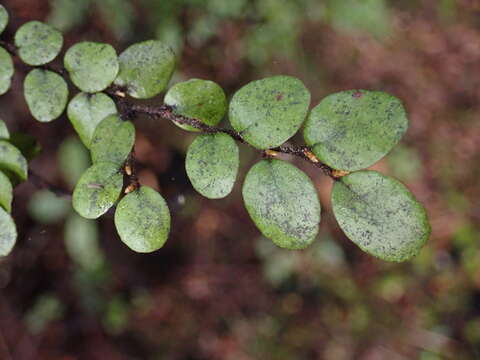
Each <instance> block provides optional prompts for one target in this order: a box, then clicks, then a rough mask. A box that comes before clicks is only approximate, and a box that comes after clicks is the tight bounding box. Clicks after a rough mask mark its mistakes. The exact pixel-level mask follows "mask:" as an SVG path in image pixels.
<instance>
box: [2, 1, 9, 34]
mask: <svg viewBox="0 0 480 360" xmlns="http://www.w3.org/2000/svg"><path fill="white" fill-rule="evenodd" d="M7 24H8V12H7V10H5V8H4V7H3V5H0V34H1V33H2V32H3V30H5V28H6V27H7Z"/></svg>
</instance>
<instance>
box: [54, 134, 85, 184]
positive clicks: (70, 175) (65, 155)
mask: <svg viewBox="0 0 480 360" xmlns="http://www.w3.org/2000/svg"><path fill="white" fill-rule="evenodd" d="M58 162H59V164H60V171H61V172H62V175H63V177H64V179H65V180H66V181H67V182H68V184H69V185H70V187H71V188H73V187H74V186H75V184H76V183H77V182H78V179H80V177H81V176H82V174H83V173H84V172H85V171H86V170H87V169H88V168H89V167H90V165H91V161H90V153H89V152H88V150H87V149H86V148H85V146H84V145H83V144H82V142H81V141H80V140H78V138H76V137H70V138H67V139H65V140H64V141H63V142H62V144H61V145H60V148H59V150H58Z"/></svg>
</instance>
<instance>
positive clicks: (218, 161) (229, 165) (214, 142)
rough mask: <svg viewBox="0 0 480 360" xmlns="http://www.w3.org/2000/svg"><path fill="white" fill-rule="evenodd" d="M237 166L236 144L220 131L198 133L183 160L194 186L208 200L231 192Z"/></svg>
mask: <svg viewBox="0 0 480 360" xmlns="http://www.w3.org/2000/svg"><path fill="white" fill-rule="evenodd" d="M238 165H239V155H238V146H237V144H236V143H235V140H233V139H232V138H231V137H230V136H229V135H227V134H223V133H216V134H203V135H199V136H198V137H197V138H196V139H195V140H194V141H193V142H192V144H191V145H190V147H189V148H188V151H187V158H186V162H185V167H186V170H187V175H188V178H189V179H190V181H191V182H192V185H193V187H194V188H195V190H197V191H198V192H199V193H200V194H202V195H203V196H205V197H207V198H209V199H220V198H223V197H225V196H227V195H228V194H230V192H231V191H232V188H233V185H234V183H235V179H236V177H237V172H238Z"/></svg>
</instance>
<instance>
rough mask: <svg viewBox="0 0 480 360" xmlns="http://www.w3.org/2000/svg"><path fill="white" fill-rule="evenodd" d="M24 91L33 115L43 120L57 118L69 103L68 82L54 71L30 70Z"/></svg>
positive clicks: (24, 84)
mask: <svg viewBox="0 0 480 360" xmlns="http://www.w3.org/2000/svg"><path fill="white" fill-rule="evenodd" d="M23 91H24V95H25V100H26V101H27V105H28V108H29V109H30V112H31V113H32V116H33V117H34V118H35V119H37V120H38V121H41V122H49V121H52V120H55V119H56V118H58V117H59V116H60V115H62V113H63V110H65V106H66V105H67V101H68V86H67V83H66V82H65V80H63V78H62V77H61V76H60V75H58V74H56V73H54V72H52V71H48V70H41V69H33V70H32V71H30V72H29V73H28V75H27V76H26V77H25V81H24V83H23Z"/></svg>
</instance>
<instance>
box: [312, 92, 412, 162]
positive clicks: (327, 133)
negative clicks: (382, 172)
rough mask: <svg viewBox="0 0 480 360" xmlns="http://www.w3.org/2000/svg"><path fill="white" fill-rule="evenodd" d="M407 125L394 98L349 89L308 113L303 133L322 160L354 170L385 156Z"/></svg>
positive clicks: (332, 96) (333, 95)
mask: <svg viewBox="0 0 480 360" xmlns="http://www.w3.org/2000/svg"><path fill="white" fill-rule="evenodd" d="M407 127H408V119H407V115H406V113H405V109H404V108H403V105H402V103H401V102H400V100H398V99H397V98H395V97H393V96H391V95H389V94H386V93H383V92H378V91H367V90H349V91H343V92H340V93H336V94H332V95H330V96H327V97H326V98H325V99H323V100H322V101H321V102H320V104H318V105H317V106H316V107H315V108H314V109H313V110H312V112H311V113H310V115H309V117H308V119H307V122H306V123H305V129H304V131H303V136H304V138H305V142H306V143H307V145H308V146H310V147H311V148H312V151H313V152H314V154H315V155H316V156H317V157H318V158H319V159H320V160H321V161H322V162H324V163H325V164H327V165H329V166H331V167H332V168H334V169H338V170H347V171H355V170H360V169H364V168H367V167H369V166H370V165H373V164H374V163H376V162H377V161H378V160H380V159H381V158H382V157H383V156H385V155H386V154H387V153H388V152H389V151H390V150H391V149H392V148H393V147H394V146H395V145H396V144H397V143H398V141H399V140H400V139H401V137H402V136H403V134H405V132H406V131H407Z"/></svg>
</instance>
